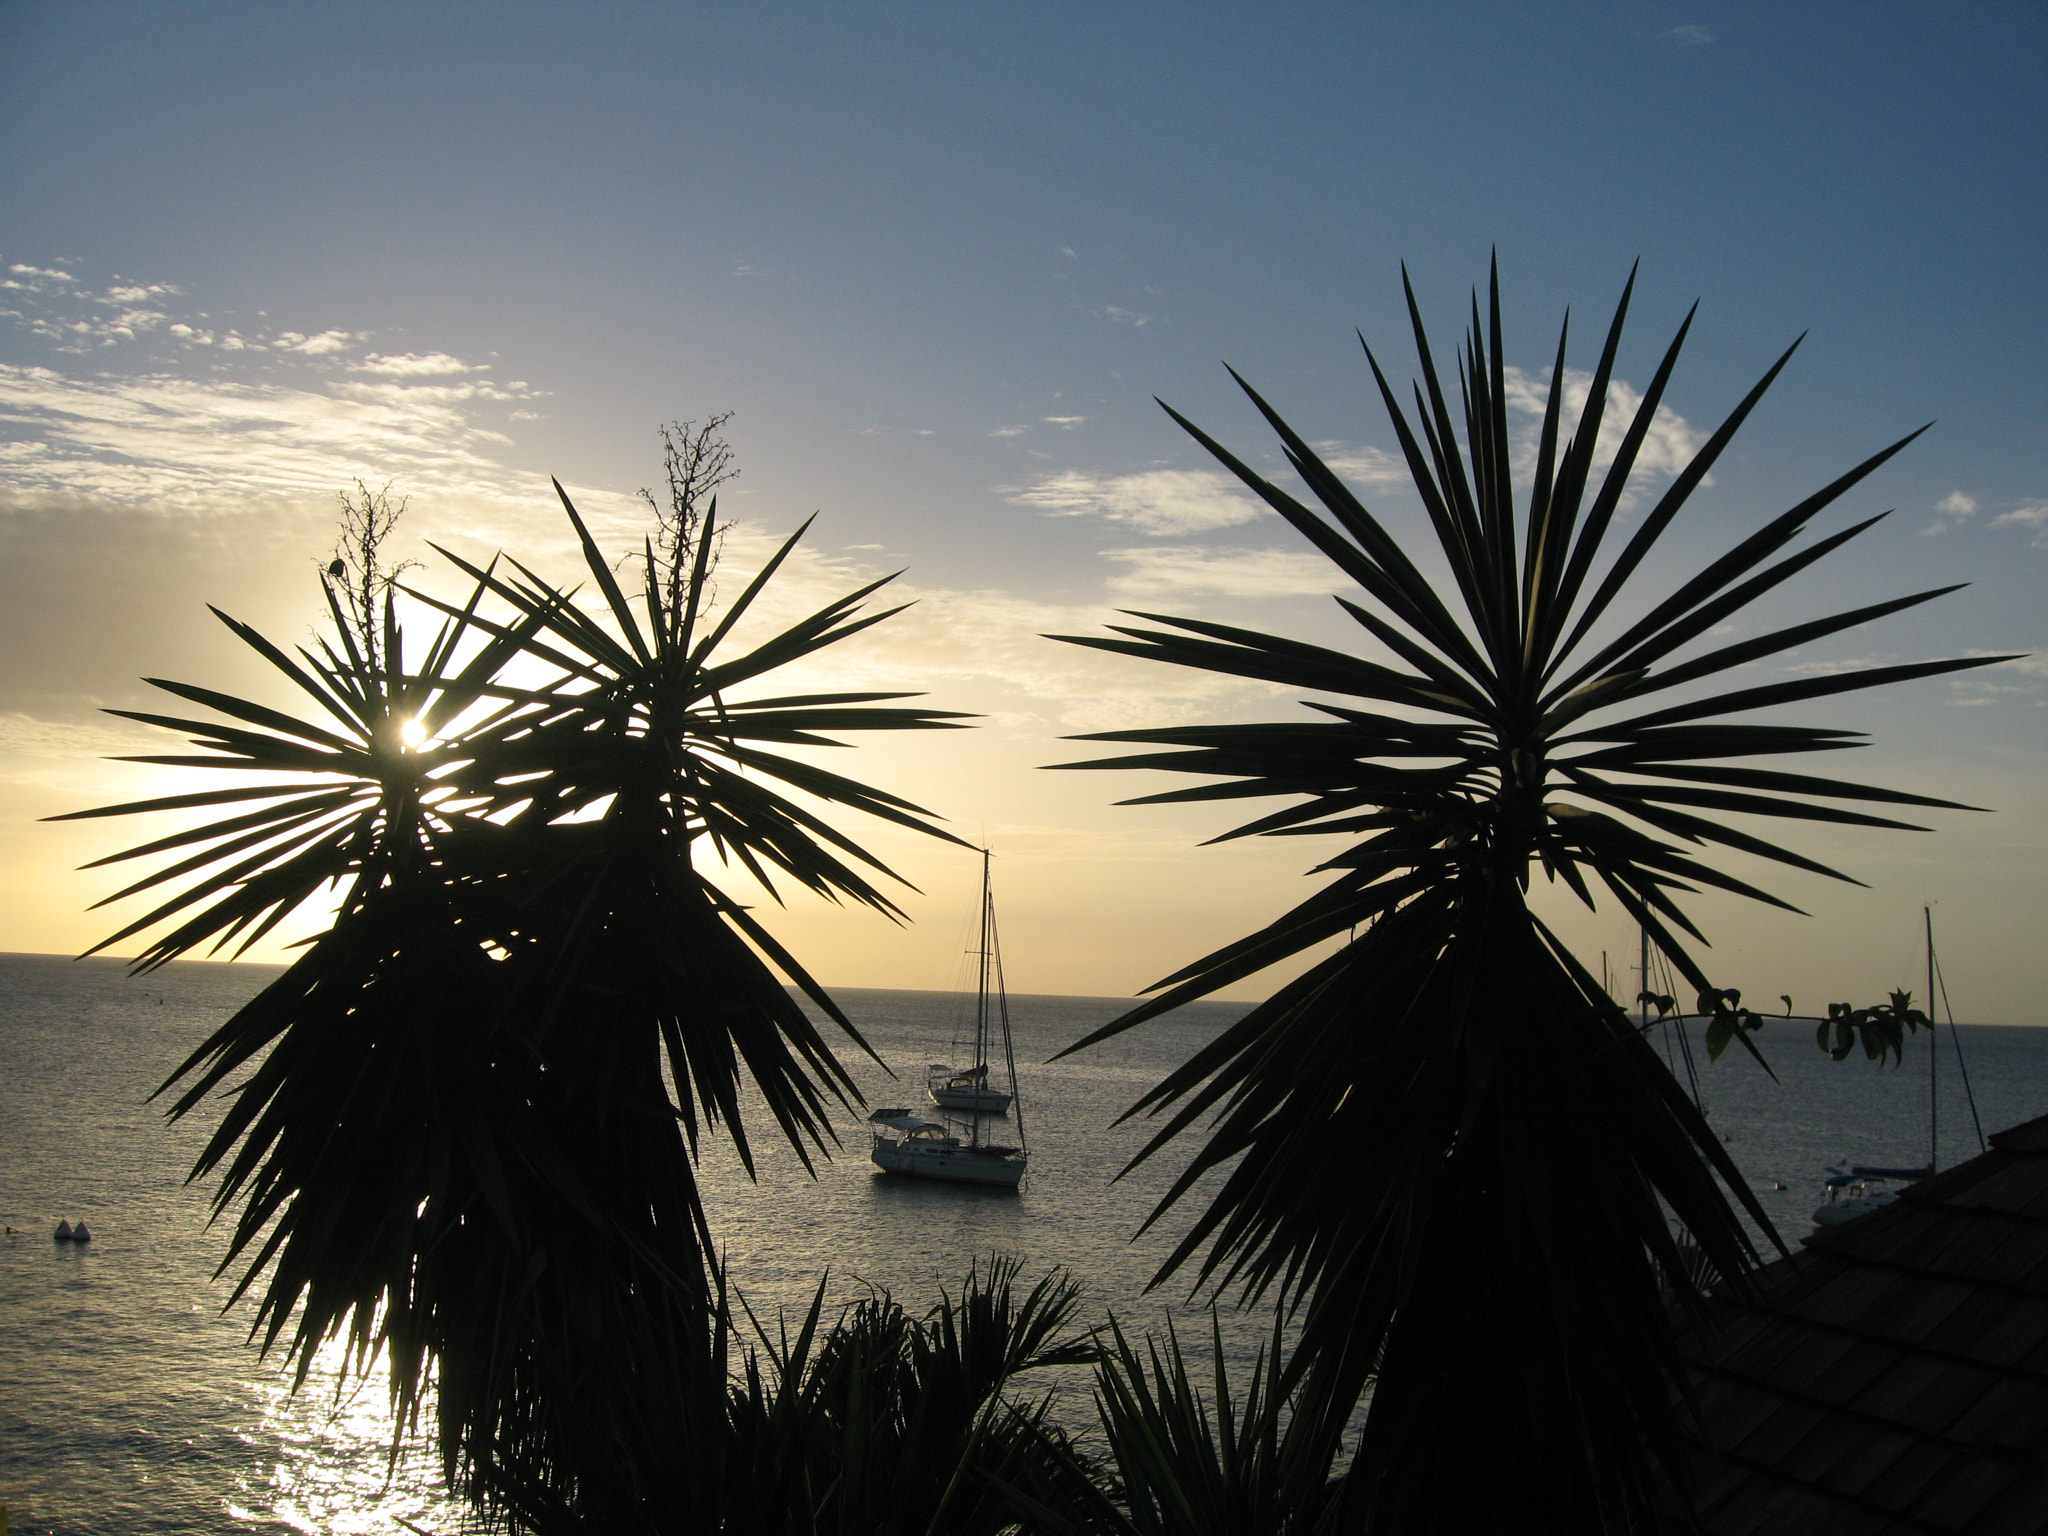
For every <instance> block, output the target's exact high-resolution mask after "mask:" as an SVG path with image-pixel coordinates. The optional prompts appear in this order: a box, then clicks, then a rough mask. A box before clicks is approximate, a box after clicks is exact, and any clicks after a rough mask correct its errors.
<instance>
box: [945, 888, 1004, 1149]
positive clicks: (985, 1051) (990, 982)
mask: <svg viewBox="0 0 2048 1536" xmlns="http://www.w3.org/2000/svg"><path fill="white" fill-rule="evenodd" d="M975 958H976V962H977V967H976V969H977V974H976V984H975V995H974V1059H973V1061H972V1063H971V1064H970V1065H968V1066H966V1067H963V1068H961V1069H960V1070H958V1071H955V1070H954V1069H953V1068H952V1067H949V1066H947V1065H946V1064H945V1063H943V1062H934V1063H932V1065H931V1067H930V1068H929V1069H928V1071H927V1072H926V1075H925V1091H926V1093H927V1095H928V1096H929V1097H930V1099H931V1101H932V1102H933V1103H934V1104H936V1105H938V1106H939V1107H940V1108H941V1109H956V1110H962V1111H964V1112H966V1113H968V1114H974V1115H1000V1114H1005V1113H1007V1112H1008V1110H1009V1108H1010V1102H1011V1100H1013V1099H1014V1098H1015V1097H1016V1095H1017V1059H1016V1056H1015V1053H1014V1052H1013V1051H1012V1050H1011V1048H1010V1001H1009V996H1008V994H1007V993H1006V992H1005V990H1004V987H1003V955H1002V946H1001V945H1000V944H999V943H998V941H997V939H996V904H995V896H994V893H993V891H992V888H991V886H990V884H989V850H988V849H986V848H984V849H982V850H981V943H980V946H979V947H978V948H977V949H976V950H975ZM998 1041H1000V1042H1001V1045H1002V1064H1003V1066H1004V1068H1005V1069H1006V1070H1007V1071H1008V1073H1009V1089H1008V1091H1007V1092H1006V1091H1005V1090H1003V1089H1002V1088H999V1087H994V1086H991V1084H990V1083H989V1056H990V1054H991V1049H990V1048H991V1047H992V1046H994V1045H996V1044H997V1043H998ZM955 1043H956V1044H958V1043H959V1042H957V1041H956V1042H955Z"/></svg>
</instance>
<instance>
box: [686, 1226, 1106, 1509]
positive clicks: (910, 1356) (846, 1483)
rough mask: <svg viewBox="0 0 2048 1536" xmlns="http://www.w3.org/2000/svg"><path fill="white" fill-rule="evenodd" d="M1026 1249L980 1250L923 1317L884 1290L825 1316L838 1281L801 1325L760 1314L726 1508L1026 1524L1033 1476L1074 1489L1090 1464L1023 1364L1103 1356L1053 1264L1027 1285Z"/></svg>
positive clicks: (738, 1415) (743, 1379)
mask: <svg viewBox="0 0 2048 1536" xmlns="http://www.w3.org/2000/svg"><path fill="white" fill-rule="evenodd" d="M1018 1269H1019V1266H1018V1263H1017V1261H1016V1260H1014V1259H1003V1258H996V1259H992V1260H990V1261H989V1263H988V1265H987V1266H986V1268H985V1269H984V1267H983V1266H982V1265H980V1264H979V1263H977V1264H976V1265H975V1266H974V1268H973V1269H971V1270H970V1271H969V1273H968V1274H967V1276H966V1278H965V1280H964V1282H963V1283H962V1285H961V1286H960V1289H959V1292H958V1294H957V1295H956V1294H955V1293H953V1292H952V1291H951V1290H947V1291H943V1292H942V1293H941V1295H940V1297H939V1300H938V1302H937V1303H936V1304H935V1305H934V1306H933V1307H932V1308H931V1309H930V1310H929V1311H928V1312H926V1313H925V1315H924V1316H923V1317H922V1318H917V1317H912V1316H911V1315H909V1314H908V1313H906V1312H905V1311H904V1309H903V1306H902V1304H901V1303H899V1302H898V1301H896V1300H895V1299H894V1298H893V1297H892V1296H890V1295H889V1294H888V1293H887V1292H880V1293H877V1294H875V1295H873V1296H870V1297H868V1298H867V1299H865V1300H863V1301H860V1302H858V1303H856V1304H854V1305H853V1306H851V1307H849V1308H847V1309H846V1310H845V1311H844V1312H843V1313H842V1314H841V1315H840V1317H839V1319H838V1320H837V1322H836V1323H834V1324H832V1325H831V1326H826V1325H825V1324H824V1322H823V1317H822V1314H823V1310H824V1289H825V1288H824V1282H823V1281H821V1282H820V1283H819V1287H818V1290H817V1293H816V1294H815V1295H814V1296H813V1298H812V1301H811V1306H810V1309H809V1311H808V1313H807V1314H806V1315H805V1316H804V1317H803V1319H802V1320H801V1322H800V1323H799V1325H798V1327H797V1329H796V1332H795V1335H794V1336H793V1337H792V1336H790V1334H789V1333H788V1331H787V1329H786V1328H785V1329H783V1330H782V1331H781V1332H780V1333H779V1334H777V1335H771V1334H770V1333H769V1331H768V1330H767V1329H765V1328H762V1327H760V1325H759V1323H758V1320H756V1333H757V1335H758V1337H759V1340H760V1346H761V1347H760V1348H759V1349H758V1350H748V1351H746V1355H745V1360H744V1366H743V1369H742V1371H741V1372H740V1373H738V1380H737V1381H736V1383H735V1385H734V1387H733V1391H732V1395H731V1413H732V1425H733V1433H732V1439H731V1442H730V1449H729V1451H728V1456H727V1462H726V1467H725V1481H724V1494H723V1500H722V1505H721V1508H720V1510H719V1512H718V1523H716V1524H715V1525H714V1524H713V1523H711V1522H706V1523H705V1527H704V1528H706V1529H712V1528H715V1529H720V1530H727V1531H732V1532H755V1531H763V1532H767V1531H773V1532H786V1533H788V1536H825V1533H828V1532H829V1533H838V1532H847V1533H853V1532H869V1531H885V1530H899V1531H905V1532H948V1533H956V1532H957V1533H960V1536H973V1533H983V1536H996V1533H998V1532H1001V1531H1004V1530H1014V1529H1015V1528H1016V1527H1015V1524H1014V1522H1015V1520H1016V1517H1017V1514H1018V1512H1019V1503H1018V1500H1017V1499H1016V1497H1015V1495H1014V1491H1013V1490H1014V1489H1015V1488H1016V1486H1017V1485H1018V1484H1024V1485H1027V1486H1030V1487H1034V1488H1038V1489H1041V1490H1059V1491H1060V1492H1062V1493H1064V1494H1066V1495H1067V1496H1068V1498H1069V1499H1071V1498H1072V1496H1073V1495H1074V1494H1075V1493H1076V1492H1077V1491H1079V1490H1084V1489H1085V1488H1086V1487H1087V1477H1086V1473H1085V1471H1084V1470H1083V1469H1082V1467H1081V1465H1080V1463H1079V1462H1078V1461H1077V1459H1076V1458H1075V1456H1074V1454H1073V1452H1072V1448H1071V1447H1070V1446H1069V1444H1068V1442H1067V1439H1066V1436H1065V1435H1064V1434H1063V1433H1062V1432H1061V1431H1060V1430H1059V1429H1058V1428H1057V1427H1056V1426H1054V1425H1053V1424H1052V1423H1051V1422H1050V1421H1049V1419H1048V1417H1047V1414H1048V1410H1049V1408H1050V1406H1051V1398H1050V1395H1049V1394H1047V1395H1042V1396H1040V1397H1039V1398H1038V1399H1037V1400H1036V1401H1035V1402H1027V1401H1018V1400H1015V1399H1013V1398H1012V1397H1010V1396H1009V1394H1010V1393H1011V1392H1012V1391H1013V1390H1014V1389H1015V1387H1016V1384H1017V1382H1018V1379H1019V1378H1020V1377H1023V1376H1025V1375H1027V1374H1029V1373H1031V1372H1033V1371H1040V1370H1043V1369H1045V1368H1047V1367H1051V1366H1071V1365H1085V1364H1090V1363H1092V1362H1094V1361H1096V1360H1097V1359H1099V1358H1100V1354H1101V1351H1100V1350H1099V1349H1098V1348H1097V1347H1096V1345H1095V1343H1094V1341H1093V1338H1092V1336H1089V1335H1077V1334H1072V1333H1069V1332H1067V1329H1068V1328H1069V1326H1070V1324H1071V1323H1072V1321H1073V1316H1074V1312H1075V1309H1076V1306H1077V1304H1078V1301H1079V1297H1080V1287H1079V1286H1078V1285H1077V1284H1076V1283H1075V1282H1074V1281H1073V1280H1072V1278H1071V1277H1069V1276H1067V1275H1065V1274H1063V1273H1061V1272H1059V1271H1054V1272H1052V1273H1050V1274H1047V1275H1045V1276H1043V1277H1042V1278H1041V1279H1040V1280H1039V1281H1038V1282H1037V1283H1036V1284H1035V1285H1033V1286H1032V1287H1031V1289H1030V1290H1028V1291H1025V1292H1024V1293H1023V1294H1022V1295H1021V1296H1020V1295H1019V1294H1018V1286H1017V1275H1018Z"/></svg>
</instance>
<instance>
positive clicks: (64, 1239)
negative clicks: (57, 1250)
mask: <svg viewBox="0 0 2048 1536" xmlns="http://www.w3.org/2000/svg"><path fill="white" fill-rule="evenodd" d="M76 1236H77V1234H76V1233H75V1232H73V1231H72V1230H71V1223H70V1222H68V1221H60V1222H58V1223H57V1230H56V1231H55V1232H53V1233H51V1234H50V1241H51V1242H53V1243H68V1242H70V1241H72V1240H73V1239H74V1238H75V1237H76Z"/></svg>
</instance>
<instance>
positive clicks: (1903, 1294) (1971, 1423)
mask: <svg viewBox="0 0 2048 1536" xmlns="http://www.w3.org/2000/svg"><path fill="white" fill-rule="evenodd" d="M1991 1144H1992V1145H1991V1150H1990V1151H1988V1152H1986V1153H1985V1154H1984V1155H1983V1156H1982V1157H1977V1158H1972V1159H1971V1160H1970V1161H1969V1162H1967V1163H1963V1164H1960V1165H1958V1166H1957V1167H1955V1168H1952V1169H1950V1170H1949V1171H1948V1172H1946V1173H1943V1174H1939V1175H1937V1176H1936V1177H1934V1178H1931V1179H1925V1180H1922V1181H1921V1182H1920V1183H1917V1184H1914V1185H1911V1186H1909V1187H1907V1188H1906V1189H1904V1190H1902V1191H1901V1192H1900V1197H1899V1199H1898V1201H1897V1202H1896V1203H1895V1204H1892V1205H1889V1206H1886V1207H1884V1208H1883V1209H1881V1210H1879V1211H1876V1212H1873V1213H1872V1214H1870V1215H1868V1216H1863V1217H1859V1218H1857V1219H1856V1220H1854V1221H1851V1222H1846V1223H1844V1224H1842V1225H1840V1226H1836V1227H1830V1228H1826V1229H1824V1230H1822V1231H1820V1232H1817V1233H1816V1234H1815V1235H1814V1236H1812V1237H1810V1238H1808V1239H1807V1240H1806V1242H1805V1244H1804V1251H1803V1252H1800V1253H1797V1254H1795V1255H1794V1256H1793V1257H1792V1258H1790V1259H1781V1260H1779V1261H1778V1262H1777V1263H1774V1264H1771V1265H1769V1266H1767V1267H1766V1268H1764V1269H1763V1270H1761V1271H1759V1272H1758V1274H1757V1276H1756V1280H1757V1282H1758V1285H1757V1293H1756V1296H1755V1297H1754V1298H1753V1299H1752V1300H1751V1301H1750V1302H1748V1303H1737V1302H1733V1301H1727V1300H1722V1301H1717V1302H1716V1303H1715V1317H1714V1322H1715V1326H1714V1327H1713V1328H1712V1329H1711V1330H1707V1331H1701V1332H1693V1333H1690V1334H1688V1335H1686V1336H1685V1337H1684V1338H1683V1339H1682V1340H1681V1349H1682V1350H1683V1352H1684V1354H1685V1357H1686V1359H1687V1362H1688V1365H1689V1368H1690V1371H1691V1374H1692V1378H1693V1382H1694V1385H1695V1387H1696V1389H1697V1391H1698V1393H1699V1400H1700V1404H1701V1407H1702V1409H1703V1410H1704V1413H1705V1417H1706V1422H1707V1426H1708V1429H1709V1431H1710V1433H1711V1438H1712V1440H1713V1442H1714V1447H1715V1450H1716V1451H1718V1453H1719V1454H1718V1455H1717V1454H1714V1453H1713V1452H1710V1451H1708V1450H1707V1449H1706V1448H1704V1447H1703V1448H1701V1449H1700V1451H1699V1453H1698V1455H1697V1457H1696V1468H1695V1470H1696V1476H1697V1483H1696V1490H1697V1493H1698V1496H1699V1509H1700V1515H1701V1518H1702V1522H1703V1525H1704V1527H1705V1529H1706V1530H1707V1531H1709V1532H1712V1533H1713V1536H1767V1533H1776V1532H1787V1533H1792V1532H1796V1533H1798V1536H1836V1533H1842V1536H1847V1533H1850V1532H1854V1533H1856V1536H1906V1533H1909V1532H1911V1533H1916V1536H1920V1533H1928V1532H1963V1531H1967V1532H1969V1533H1971V1536H2038V1533H2040V1532H2043V1531H2048V1116H2043V1117H2042V1118H2041V1119H2039V1120H2030V1121H2028V1122H2027V1123H2026V1124H2024V1125H2019V1126H2015V1127H2013V1128H2012V1129H2011V1130H2009V1131H2002V1132H2000V1133H1999V1134H1998V1135H1996V1136H1993V1137H1992V1138H1991Z"/></svg>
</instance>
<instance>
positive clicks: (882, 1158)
mask: <svg viewBox="0 0 2048 1536" xmlns="http://www.w3.org/2000/svg"><path fill="white" fill-rule="evenodd" d="M976 953H977V955H978V957H979V967H978V973H979V975H978V981H977V984H976V988H975V1008H974V1020H975V1024H974V1064H973V1065H972V1066H970V1067H968V1068H966V1069H965V1070H964V1071H960V1072H955V1071H953V1069H952V1068H950V1067H945V1066H934V1067H933V1068H932V1070H931V1077H930V1080H929V1083H928V1085H927V1087H928V1092H929V1093H930V1095H931V1098H932V1102H933V1103H935V1104H937V1105H939V1106H940V1108H942V1109H950V1110H953V1111H955V1112H957V1113H959V1114H960V1115H962V1116H963V1117H964V1118H965V1119H966V1120H967V1121H968V1132H967V1136H966V1138H965V1139H964V1140H963V1139H962V1138H961V1137H960V1136H958V1135H957V1134H955V1133H954V1132H953V1131H951V1130H949V1129H947V1127H946V1126H944V1125H941V1124H939V1123H937V1122H935V1121H931V1120H927V1119H925V1118H923V1116H922V1115H920V1114H918V1113H917V1112H915V1111H913V1110H909V1109H878V1110H876V1111H875V1112H874V1113H873V1114H872V1115H870V1116H868V1120H869V1122H870V1123H871V1124H873V1125H874V1126H875V1127H876V1130H875V1144H874V1149H873V1151H872V1152H870V1153H869V1160H870V1161H871V1162H873V1163H874V1165H875V1166H876V1167H877V1168H880V1169H882V1170H884V1171H885V1172H888V1173H900V1174H904V1175H906V1176H908V1177H910V1178H916V1179H946V1180H950V1181H951V1182H953V1183H957V1184H992V1185H995V1186H997V1187H999V1188H1003V1189H1016V1188H1017V1187H1018V1186H1019V1185H1020V1184H1022V1183H1023V1180H1024V1170H1025V1166H1026V1164H1027V1162H1028V1161H1029V1157H1030V1153H1029V1151H1028V1150H1027V1149H1026V1147H1025V1145H1024V1105H1023V1101H1022V1100H1021V1099H1020V1098H1019V1097H1018V1096H1017V1058H1016V1053H1015V1052H1014V1050H1013V1049H1012V1048H1011V1044H1010V1004H1009V998H1008V996H1007V994H1006V993H1005V991H1004V987H1003V957H1002V948H1001V945H1000V943H999V942H998V940H997V938H996V908H995V898H994V896H993V895H992V894H991V887H990V884H989V851H988V849H986V848H984V849H982V851H981V945H980V948H979V949H978V950H977V951H976ZM998 1040H1000V1042H1001V1045H1002V1064H1003V1069H1004V1070H1005V1072H1006V1073H1007V1074H1008V1077H1009V1088H1008V1091H1007V1092H1005V1091H1003V1090H1002V1089H1000V1088H994V1087H990V1086H989V1082H988V1076H989V1055H990V1050H989V1047H990V1046H991V1045H993V1044H994V1043H996V1042H997V1041H998ZM1012 1105H1015V1107H1016V1130H1017V1140H1016V1145H1014V1146H1010V1145H998V1144H996V1143H994V1142H991V1141H989V1140H988V1139H987V1137H986V1134H985V1127H984V1125H983V1123H982V1121H983V1116H985V1115H1000V1114H1003V1113H1005V1112H1006V1111H1008V1110H1009V1109H1010V1108H1011V1106H1012Z"/></svg>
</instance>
